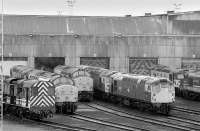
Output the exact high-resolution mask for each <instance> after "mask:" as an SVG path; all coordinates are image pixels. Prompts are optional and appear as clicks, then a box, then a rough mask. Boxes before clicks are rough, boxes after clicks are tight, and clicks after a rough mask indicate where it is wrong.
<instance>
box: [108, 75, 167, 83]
mask: <svg viewBox="0 0 200 131" xmlns="http://www.w3.org/2000/svg"><path fill="white" fill-rule="evenodd" d="M111 77H113V78H114V79H117V80H122V79H130V80H131V79H135V80H137V81H138V82H141V81H145V82H146V83H154V82H160V81H163V80H166V81H169V80H168V79H167V78H164V77H152V76H146V75H139V74H126V73H115V74H113V75H111Z"/></svg>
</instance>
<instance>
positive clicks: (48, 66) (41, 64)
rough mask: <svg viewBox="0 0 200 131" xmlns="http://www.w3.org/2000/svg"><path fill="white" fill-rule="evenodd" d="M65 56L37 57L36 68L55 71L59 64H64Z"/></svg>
mask: <svg viewBox="0 0 200 131" xmlns="http://www.w3.org/2000/svg"><path fill="white" fill-rule="evenodd" d="M64 64H65V58H64V57H35V68H36V69H42V70H46V71H50V72H53V69H54V67H56V66H57V65H64Z"/></svg>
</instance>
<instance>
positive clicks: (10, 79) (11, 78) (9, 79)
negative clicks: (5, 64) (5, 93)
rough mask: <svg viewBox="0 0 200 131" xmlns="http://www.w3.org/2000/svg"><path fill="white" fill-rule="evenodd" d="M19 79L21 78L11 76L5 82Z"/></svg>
mask: <svg viewBox="0 0 200 131" xmlns="http://www.w3.org/2000/svg"><path fill="white" fill-rule="evenodd" d="M17 80H19V79H18V78H13V77H10V78H8V79H6V80H5V82H7V83H12V82H13V81H17Z"/></svg>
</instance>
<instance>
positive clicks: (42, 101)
mask: <svg viewBox="0 0 200 131" xmlns="http://www.w3.org/2000/svg"><path fill="white" fill-rule="evenodd" d="M41 103H42V104H43V103H44V104H45V105H46V106H49V104H48V103H47V102H46V101H44V100H41V101H40V102H39V103H37V106H40V105H41Z"/></svg>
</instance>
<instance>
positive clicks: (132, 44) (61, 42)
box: [4, 35, 200, 71]
mask: <svg viewBox="0 0 200 131" xmlns="http://www.w3.org/2000/svg"><path fill="white" fill-rule="evenodd" d="M4 41H5V46H4V48H5V52H4V55H5V56H9V54H10V53H12V56H15V57H28V63H29V64H30V65H31V66H34V65H33V64H34V57H65V58H66V59H65V63H66V64H71V65H79V63H80V57H94V56H95V57H110V68H111V69H114V70H120V71H127V70H128V57H159V63H160V64H164V65H167V66H171V67H173V68H176V67H180V66H181V58H183V57H184V58H192V56H193V54H195V56H196V57H197V58H200V52H199V50H200V46H199V43H200V38H199V37H195V38H194V37H183V36H176V37H175V36H171V37H169V36H148V37H147V36H128V37H107V36H105V37H104V36H97V37H96V36H79V37H77V38H75V37H74V36H69V35H62V36H54V37H51V36H49V35H34V36H28V35H17V36H16V35H6V36H5V40H4Z"/></svg>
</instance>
